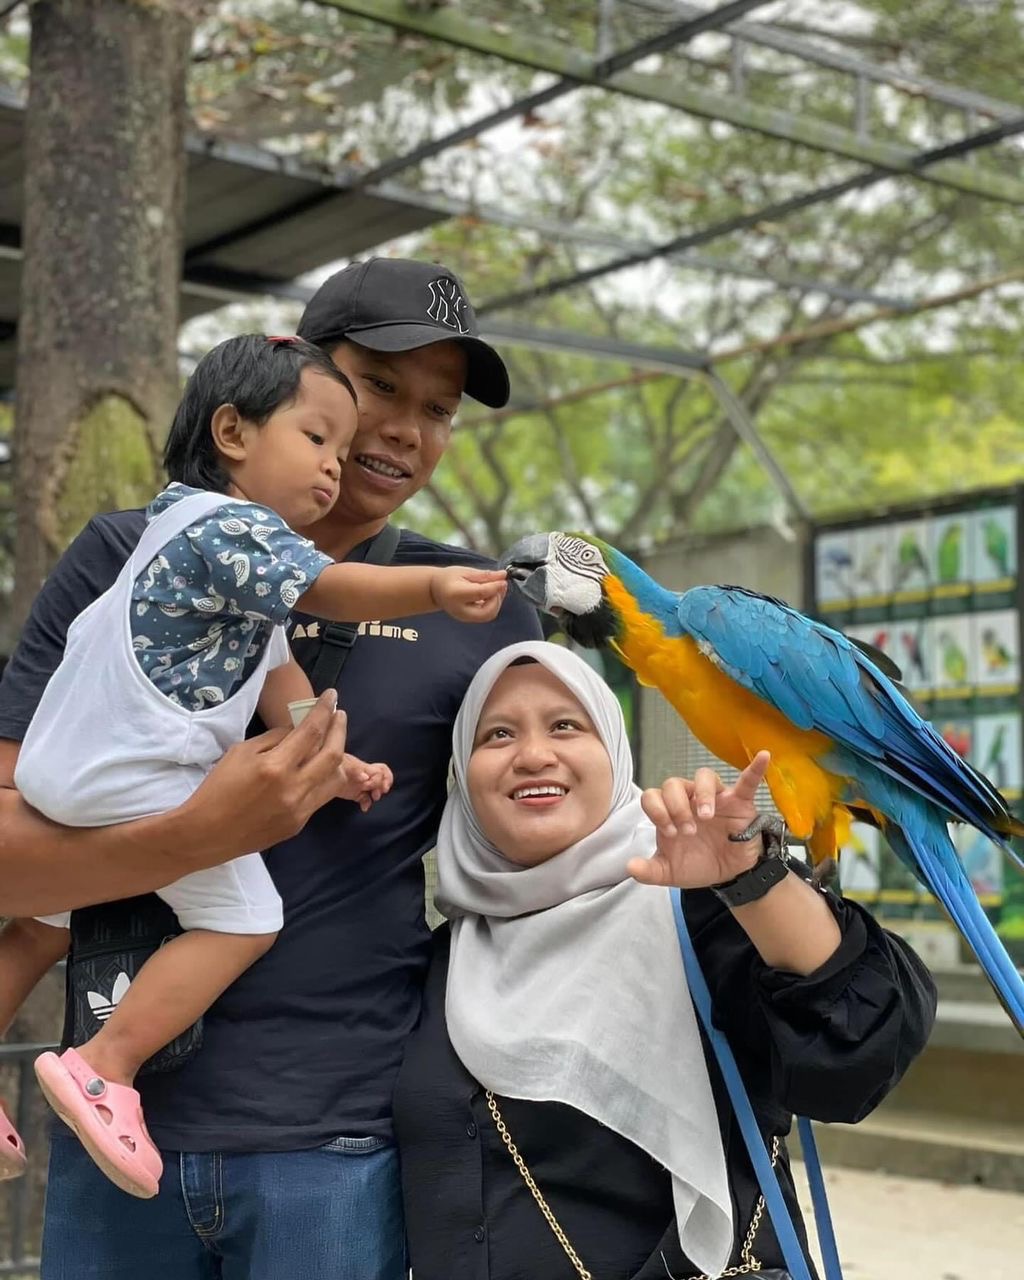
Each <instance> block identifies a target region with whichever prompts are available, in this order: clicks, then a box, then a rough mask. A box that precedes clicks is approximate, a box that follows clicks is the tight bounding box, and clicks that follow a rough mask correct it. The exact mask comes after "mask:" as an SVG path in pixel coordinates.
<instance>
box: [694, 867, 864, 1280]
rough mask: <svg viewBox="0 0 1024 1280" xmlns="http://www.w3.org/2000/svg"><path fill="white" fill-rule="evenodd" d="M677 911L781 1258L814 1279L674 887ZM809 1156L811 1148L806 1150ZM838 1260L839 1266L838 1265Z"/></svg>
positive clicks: (800, 1279)
mask: <svg viewBox="0 0 1024 1280" xmlns="http://www.w3.org/2000/svg"><path fill="white" fill-rule="evenodd" d="M671 897H672V911H673V913H674V915H675V920H676V930H677V932H678V934H679V947H680V950H681V951H682V953H683V966H684V969H685V971H686V980H687V982H688V984H689V987H690V994H691V995H692V997H693V1002H694V1004H695V1006H696V1008H697V1013H698V1014H699V1016H700V1020H701V1022H702V1023H703V1024H704V1030H705V1031H706V1033H707V1037H708V1040H709V1041H710V1042H711V1047H712V1048H713V1049H714V1051H715V1057H716V1058H717V1059H718V1065H719V1066H720V1067H721V1070H722V1076H723V1078H724V1080H725V1087H726V1089H727V1090H728V1092H729V1097H730V1099H731V1101H732V1105H733V1108H734V1110H735V1112H736V1118H737V1119H738V1120H739V1124H740V1130H741V1132H742V1134H743V1140H744V1142H745V1143H746V1144H747V1151H748V1152H749V1153H750V1160H751V1163H752V1164H753V1166H754V1172H755V1173H756V1174H757V1180H758V1183H759V1184H760V1187H761V1194H762V1195H763V1196H764V1200H765V1204H766V1205H767V1207H768V1214H769V1216H770V1218H771V1220H772V1226H773V1227H774V1228H775V1235H776V1238H777V1239H778V1241H779V1245H780V1246H781V1248H782V1256H783V1258H784V1259H785V1261H786V1267H787V1268H788V1270H789V1273H790V1275H791V1277H792V1280H811V1273H810V1269H809V1267H808V1264H807V1259H806V1257H805V1255H804V1251H803V1248H802V1247H801V1244H800V1241H799V1239H798V1238H797V1234H796V1228H795V1227H794V1225H793V1218H792V1215H791V1213H790V1211H789V1207H788V1206H787V1204H786V1201H785V1199H784V1198H783V1195H782V1189H781V1188H780V1186H779V1180H778V1178H777V1177H776V1174H775V1170H774V1169H773V1168H772V1162H771V1159H770V1157H769V1155H768V1149H767V1148H766V1146H765V1144H764V1138H763V1137H762V1136H761V1131H760V1129H759V1128H758V1127H757V1121H756V1120H755V1118H754V1111H753V1108H752V1107H751V1105H750V1098H749V1097H748V1096H747V1090H746V1088H745V1087H744V1084H743V1079H742V1077H741V1076H740V1073H739V1068H738V1067H737V1066H736V1059H735V1058H734V1057H733V1053H732V1050H731V1049H730V1048H729V1042H728V1040H726V1038H725V1036H724V1035H723V1034H722V1032H721V1031H719V1030H718V1028H717V1027H716V1026H715V1025H714V1023H713V1022H712V1019H711V994H710V992H709V991H708V985H707V983H706V982H705V980H704V974H703V973H702V971H701V967H700V961H699V960H698V959H697V954H696V952H695V951H694V949H693V943H692V941H691V940H690V933H689V930H688V929H687V927H686V919H685V917H684V916H683V900H682V894H681V893H680V891H679V890H678V889H676V890H673V891H672V894H671ZM807 1132H808V1135H809V1134H810V1125H809V1124H808V1125H807ZM800 1133H801V1141H803V1140H804V1138H803V1135H804V1130H803V1128H801V1130H800ZM810 1149H811V1150H812V1151H813V1153H814V1154H813V1157H812V1158H811V1159H813V1162H814V1168H815V1170H816V1177H817V1180H818V1186H817V1190H816V1189H815V1184H814V1180H813V1178H812V1183H811V1192H812V1197H813V1200H814V1208H815V1219H816V1221H817V1222H818V1224H819V1226H818V1230H819V1238H820V1239H821V1241H822V1255H823V1257H824V1260H825V1266H826V1276H827V1278H828V1280H842V1273H841V1272H840V1270H839V1258H838V1254H837V1253H836V1248H835V1236H834V1235H833V1234H832V1223H831V1219H830V1218H829V1217H828V1209H827V1206H826V1207H825V1217H826V1221H827V1240H826V1238H825V1237H823V1236H822V1229H821V1219H820V1217H819V1216H818V1205H819V1195H820V1198H821V1201H822V1203H824V1199H825V1187H824V1182H823V1181H822V1180H821V1166H820V1164H819V1163H818V1161H817V1148H816V1147H815V1146H814V1138H813V1136H811V1137H810ZM805 1154H806V1149H805ZM811 1159H809V1160H808V1173H809V1175H810V1173H811ZM826 1244H828V1245H829V1246H830V1248H831V1253H829V1251H828V1249H827V1248H826ZM833 1263H834V1266H833Z"/></svg>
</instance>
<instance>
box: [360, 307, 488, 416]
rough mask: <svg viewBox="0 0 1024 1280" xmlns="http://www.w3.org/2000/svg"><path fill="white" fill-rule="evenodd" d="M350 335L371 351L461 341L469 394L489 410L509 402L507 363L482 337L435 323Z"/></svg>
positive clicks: (377, 327)
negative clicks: (464, 354) (474, 336)
mask: <svg viewBox="0 0 1024 1280" xmlns="http://www.w3.org/2000/svg"><path fill="white" fill-rule="evenodd" d="M345 337H346V338H349V339H351V341H352V342H354V343H356V344H357V345H358V346H360V347H368V348H369V349H370V350H371V351H415V350H416V349H417V348H419V347H429V346H430V344H431V343H433V342H457V343H458V344H459V346H460V347H462V349H463V350H464V351H465V353H466V395H467V396H472V397H473V399H474V400H479V401H480V403H481V404H485V405H487V407H488V408H489V409H501V408H503V407H504V406H505V405H506V404H508V397H509V391H510V388H509V381H508V370H507V369H506V368H505V362H504V360H502V358H501V356H499V355H498V353H497V351H495V350H494V348H493V347H492V346H489V345H488V344H487V343H486V342H484V340H483V339H482V338H473V337H470V335H469V334H466V333H455V332H454V331H453V330H451V329H446V328H443V327H442V326H440V325H435V324H380V325H373V326H371V327H370V328H367V329H349V330H348V331H347V332H346V334H345Z"/></svg>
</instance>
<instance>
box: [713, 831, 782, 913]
mask: <svg viewBox="0 0 1024 1280" xmlns="http://www.w3.org/2000/svg"><path fill="white" fill-rule="evenodd" d="M758 835H759V836H760V837H761V844H762V847H763V852H762V854H761V856H760V857H759V858H758V860H757V861H756V862H755V863H754V865H753V866H752V867H749V868H748V869H747V870H746V871H741V872H740V874H739V875H738V876H734V877H733V878H732V879H731V880H726V881H725V882H724V883H723V884H713V885H712V886H711V892H712V893H713V894H714V895H715V896H716V897H717V898H720V899H721V900H722V902H724V903H725V905H726V906H727V907H730V908H734V907H745V906H746V905H747V903H748V902H756V901H757V900H758V898H763V897H764V895H765V894H766V893H767V892H768V890H769V889H774V888H775V886H776V885H777V884H778V883H779V882H780V881H781V880H785V878H786V876H787V875H789V864H788V863H787V862H786V852H787V850H786V824H785V823H784V822H782V820H781V819H779V818H773V817H771V816H770V815H769V814H764V813H762V814H758V816H757V817H756V818H755V819H754V821H753V822H752V823H751V824H750V826H749V827H747V829H746V830H745V831H740V832H738V833H737V834H736V835H734V836H730V837H729V839H730V840H731V841H732V842H733V843H734V844H746V843H747V841H748V840H753V839H754V837H755V836H758Z"/></svg>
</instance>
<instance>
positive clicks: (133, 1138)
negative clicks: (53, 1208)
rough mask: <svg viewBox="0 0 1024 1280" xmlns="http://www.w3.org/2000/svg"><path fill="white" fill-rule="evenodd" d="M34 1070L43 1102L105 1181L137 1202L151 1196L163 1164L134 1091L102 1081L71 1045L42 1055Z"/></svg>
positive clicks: (158, 1181) (122, 1085)
mask: <svg viewBox="0 0 1024 1280" xmlns="http://www.w3.org/2000/svg"><path fill="white" fill-rule="evenodd" d="M35 1070H36V1078H37V1079H38V1081H39V1086H40V1088H41V1089H42V1091H43V1093H44V1094H45V1095H46V1101H47V1102H48V1103H49V1104H50V1106H51V1107H53V1109H54V1111H56V1113H57V1114H58V1115H59V1116H60V1118H61V1119H62V1120H63V1121H64V1123H65V1124H66V1125H68V1126H69V1127H70V1128H71V1129H73V1130H74V1131H75V1133H76V1134H77V1135H78V1138H79V1140H80V1141H81V1143H82V1146H84V1147H85V1149H86V1151H88V1153H89V1155H90V1156H92V1158H93V1159H94V1160H95V1161H96V1163H97V1164H98V1165H99V1167H100V1168H101V1169H102V1170H103V1172H104V1173H105V1174H106V1175H107V1177H108V1178H109V1179H110V1181H111V1182H113V1183H116V1185H117V1186H119V1187H120V1188H121V1190H122V1191H127V1192H128V1194H129V1195H132V1196H138V1197H139V1198H140V1199H142V1200H148V1199H150V1198H151V1197H153V1196H155V1195H156V1193H157V1191H158V1190H159V1188H160V1175H161V1173H163V1168H164V1165H163V1161H162V1160H161V1159H160V1152H159V1151H157V1149H156V1147H155V1146H154V1145H153V1140H152V1138H150V1136H149V1134H148V1133H147V1132H146V1123H145V1121H144V1120H143V1118H142V1104H141V1102H140V1100H139V1095H138V1093H137V1091H136V1090H135V1089H131V1088H129V1087H128V1086H127V1085H124V1084H114V1083H113V1081H111V1080H104V1079H103V1078H102V1077H101V1076H98V1075H97V1074H96V1072H95V1071H93V1069H92V1067H90V1066H89V1064H88V1063H87V1062H86V1061H85V1059H84V1058H83V1057H82V1056H81V1054H79V1053H76V1052H75V1050H74V1049H65V1050H64V1052H63V1053H62V1054H61V1055H60V1057H58V1056H57V1054H55V1053H44V1054H42V1055H41V1056H40V1057H38V1058H37V1059H36V1063H35Z"/></svg>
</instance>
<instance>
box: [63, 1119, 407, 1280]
mask: <svg viewBox="0 0 1024 1280" xmlns="http://www.w3.org/2000/svg"><path fill="white" fill-rule="evenodd" d="M161 1154H162V1155H163V1159H164V1174H163V1178H162V1179H161V1181H160V1194H159V1195H158V1196H156V1197H155V1198H154V1199H153V1200H137V1199H135V1197H133V1196H129V1195H126V1194H125V1193H124V1192H123V1191H119V1190H118V1188H117V1187H115V1186H114V1184H113V1183H112V1182H109V1181H108V1180H107V1179H106V1178H105V1177H104V1176H103V1174H102V1173H100V1171H99V1169H97V1168H96V1166H95V1165H94V1164H93V1162H92V1161H91V1160H90V1159H89V1157H88V1156H87V1155H86V1154H85V1151H84V1150H83V1149H82V1147H81V1146H80V1145H79V1143H78V1140H77V1139H76V1138H74V1137H72V1136H71V1135H70V1134H65V1133H63V1132H57V1131H55V1132H54V1135H53V1140H52V1143H51V1149H50V1175H49V1183H48V1185H47V1192H46V1219H45V1225H44V1229H43V1265H42V1280H404V1277H405V1275H406V1268H405V1230H404V1224H403V1220H402V1196H401V1184H400V1179H399V1172H398V1153H397V1151H396V1150H395V1148H394V1147H393V1146H391V1145H390V1144H388V1143H385V1142H384V1141H383V1140H382V1139H378V1138H336V1139H335V1140H334V1141H333V1142H329V1143H328V1144H327V1145H326V1146H324V1147H316V1148H314V1149H313V1150H312V1151H288V1152H281V1153H275V1154H259V1155H226V1154H220V1153H214V1154H211V1155H188V1154H178V1153H176V1152H168V1151H164V1152H162V1153H161Z"/></svg>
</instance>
